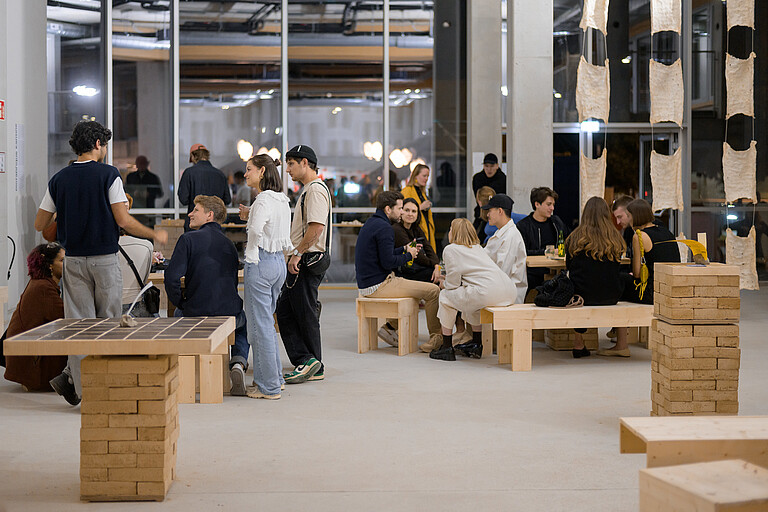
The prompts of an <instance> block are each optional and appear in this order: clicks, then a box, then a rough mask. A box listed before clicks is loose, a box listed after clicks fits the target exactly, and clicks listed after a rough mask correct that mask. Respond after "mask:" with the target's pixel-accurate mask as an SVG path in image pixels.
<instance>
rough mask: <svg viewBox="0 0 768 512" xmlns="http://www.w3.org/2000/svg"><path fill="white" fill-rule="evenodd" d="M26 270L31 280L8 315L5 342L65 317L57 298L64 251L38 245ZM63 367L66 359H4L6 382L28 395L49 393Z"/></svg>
mask: <svg viewBox="0 0 768 512" xmlns="http://www.w3.org/2000/svg"><path fill="white" fill-rule="evenodd" d="M27 269H28V274H29V277H30V278H31V279H30V280H29V283H27V287H26V288H25V289H24V291H23V292H22V294H21V297H19V303H18V305H17V306H16V310H15V311H14V312H13V315H11V322H10V324H8V331H7V332H6V336H7V337H8V338H10V337H11V336H16V335H17V334H21V333H23V332H26V331H29V330H30V329H34V328H35V327H38V326H40V325H43V324H47V323H48V322H52V321H54V320H57V319H59V318H63V317H64V302H63V301H62V300H61V296H60V295H59V293H60V292H59V282H60V281H61V275H62V272H63V270H64V248H63V247H62V246H61V245H59V244H57V243H56V242H52V243H48V244H40V245H38V246H37V247H35V248H34V249H32V252H30V253H29V256H27ZM66 365H67V356H42V357H40V356H7V357H6V361H5V379H6V380H9V381H11V382H18V383H19V384H21V385H22V386H23V387H24V388H25V389H26V390H29V391H51V385H50V384H49V381H50V380H51V379H53V378H55V377H56V376H58V375H60V374H61V372H62V371H63V370H64V367H65V366H66Z"/></svg>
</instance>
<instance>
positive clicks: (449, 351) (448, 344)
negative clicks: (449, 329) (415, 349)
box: [429, 334, 456, 361]
mask: <svg viewBox="0 0 768 512" xmlns="http://www.w3.org/2000/svg"><path fill="white" fill-rule="evenodd" d="M429 358H430V359H440V360H441V361H455V360H456V354H455V353H454V351H453V335H451V334H448V335H445V334H443V345H442V346H441V347H439V348H436V349H435V350H433V351H432V352H430V353H429Z"/></svg>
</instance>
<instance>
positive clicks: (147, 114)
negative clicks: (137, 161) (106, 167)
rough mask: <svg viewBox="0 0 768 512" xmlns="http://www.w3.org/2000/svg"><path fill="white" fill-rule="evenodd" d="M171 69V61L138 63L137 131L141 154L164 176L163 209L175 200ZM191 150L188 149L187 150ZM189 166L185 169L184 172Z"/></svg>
mask: <svg viewBox="0 0 768 512" xmlns="http://www.w3.org/2000/svg"><path fill="white" fill-rule="evenodd" d="M171 108H172V105H171V70H170V66H169V64H168V61H159V62H137V63H136V129H137V132H138V139H139V144H138V147H137V148H136V150H137V151H138V153H137V154H136V155H132V156H134V157H135V156H138V155H144V156H146V157H147V158H148V159H149V162H150V168H151V169H152V172H153V173H155V174H157V175H158V176H159V177H160V181H161V182H162V184H163V197H161V198H159V199H156V200H155V207H156V208H160V207H162V206H163V205H164V204H165V202H166V201H167V200H168V198H169V197H170V198H171V206H173V197H172V195H171V193H170V191H169V185H173V158H172V156H173V155H172V153H171V151H170V150H169V148H171V147H172V146H173V143H172V141H171ZM187 149H188V148H187ZM185 151H186V149H185ZM182 163H184V164H186V159H184V160H182ZM184 167H186V165H183V166H182V169H183V168H184Z"/></svg>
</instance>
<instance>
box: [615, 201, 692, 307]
mask: <svg viewBox="0 0 768 512" xmlns="http://www.w3.org/2000/svg"><path fill="white" fill-rule="evenodd" d="M627 211H628V212H629V214H630V215H632V227H633V228H634V230H635V234H634V235H633V237H632V275H629V274H627V273H622V279H623V280H624V294H623V296H622V300H626V301H629V302H639V303H641V304H653V265H654V264H655V263H680V250H679V249H678V247H677V242H676V240H675V235H673V234H672V233H671V232H670V231H669V230H668V229H667V228H665V227H664V226H660V225H658V224H656V223H655V219H654V216H653V210H652V209H651V205H650V204H649V203H648V201H645V200H644V199H635V200H634V201H632V202H631V203H629V204H628V205H627ZM643 259H645V267H646V268H647V269H648V274H647V278H646V276H645V275H644V274H645V272H644V271H643Z"/></svg>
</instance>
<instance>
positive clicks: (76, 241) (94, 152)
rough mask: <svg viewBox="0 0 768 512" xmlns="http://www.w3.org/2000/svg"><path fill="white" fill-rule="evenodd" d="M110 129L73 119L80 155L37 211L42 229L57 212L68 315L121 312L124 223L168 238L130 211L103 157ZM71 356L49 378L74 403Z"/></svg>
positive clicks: (76, 386) (76, 366) (76, 374)
mask: <svg viewBox="0 0 768 512" xmlns="http://www.w3.org/2000/svg"><path fill="white" fill-rule="evenodd" d="M111 138H112V132H111V131H110V130H108V129H107V128H105V127H104V126H102V125H101V124H99V123H97V122H96V121H81V122H79V123H77V125H75V128H74V130H73V131H72V137H71V138H70V139H69V145H70V146H71V147H72V149H73V150H74V151H75V153H76V154H77V160H76V161H75V162H73V163H72V164H70V165H68V166H67V167H65V168H64V169H62V170H60V171H59V172H57V173H56V174H55V175H54V176H53V177H52V178H51V179H50V181H49V182H48V187H47V188H46V190H45V196H44V197H43V201H42V202H41V203H40V208H39V209H38V210H37V216H36V217H35V229H36V230H37V231H42V230H44V229H45V228H46V227H48V226H49V225H50V224H51V222H52V221H53V215H54V214H56V216H57V219H56V222H57V226H56V239H57V240H58V241H59V242H60V243H61V245H63V246H64V249H65V250H66V256H65V257H64V277H63V279H62V281H61V290H62V296H63V299H64V317H65V318H113V317H119V316H120V314H121V313H122V295H123V278H122V275H121V273H120V262H119V261H118V257H117V253H118V250H119V249H118V239H119V238H120V229H119V228H123V229H125V231H127V232H128V233H130V234H132V235H135V236H139V237H143V238H150V239H154V240H155V241H157V242H159V243H160V244H164V243H166V242H167V241H168V233H167V232H166V231H162V230H158V231H154V230H152V229H150V228H147V227H145V226H143V225H142V224H141V223H140V222H139V221H137V220H136V219H134V218H133V217H131V215H130V214H129V213H128V209H127V208H126V207H125V203H126V202H127V201H128V199H127V198H126V196H125V191H124V190H123V181H122V180H121V179H120V172H119V171H118V170H117V168H115V167H113V166H111V165H107V164H105V163H102V160H104V157H105V156H106V155H107V143H109V140H110V139H111ZM83 357H85V356H69V360H68V365H67V368H65V369H64V372H63V373H62V374H61V375H59V376H58V377H55V378H54V379H52V380H51V382H50V384H51V387H53V389H54V390H56V392H57V393H59V394H60V395H62V396H63V397H64V398H65V399H66V400H67V402H69V403H70V404H72V405H77V404H79V403H80V396H81V395H82V387H81V385H80V361H81V360H82V359H83Z"/></svg>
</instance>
